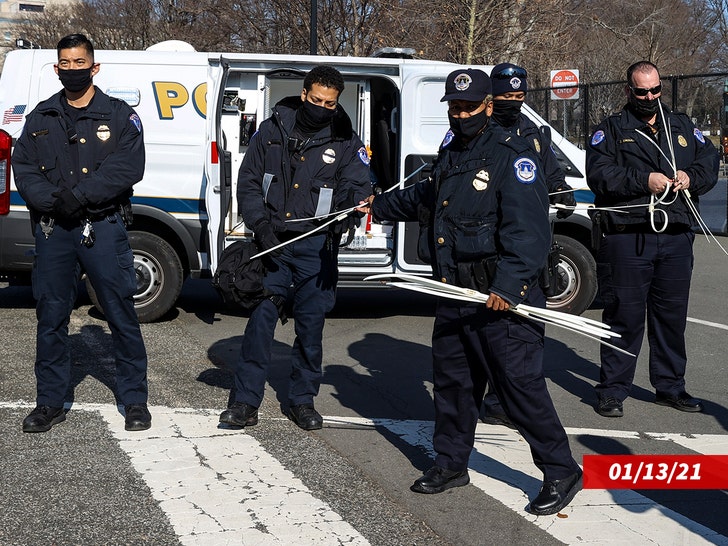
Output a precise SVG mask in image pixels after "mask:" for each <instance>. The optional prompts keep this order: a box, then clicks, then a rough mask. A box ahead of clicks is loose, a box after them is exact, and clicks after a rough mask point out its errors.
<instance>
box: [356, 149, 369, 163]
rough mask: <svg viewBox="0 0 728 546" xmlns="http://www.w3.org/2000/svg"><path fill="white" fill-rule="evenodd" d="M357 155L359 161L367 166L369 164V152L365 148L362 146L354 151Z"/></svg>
mask: <svg viewBox="0 0 728 546" xmlns="http://www.w3.org/2000/svg"><path fill="white" fill-rule="evenodd" d="M356 153H357V154H358V155H359V159H361V162H362V163H364V165H366V166H367V167H368V166H369V153H368V152H367V149H366V148H365V147H364V146H362V147H361V148H359V150H357V152H356Z"/></svg>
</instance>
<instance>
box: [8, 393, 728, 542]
mask: <svg viewBox="0 0 728 546" xmlns="http://www.w3.org/2000/svg"><path fill="white" fill-rule="evenodd" d="M3 406H4V407H8V404H3ZM73 409H74V411H79V410H81V411H87V412H96V413H98V414H100V415H101V417H102V418H103V419H104V421H105V422H106V423H107V425H108V429H109V431H110V432H111V434H112V435H113V436H114V438H115V439H116V441H118V443H119V446H120V447H121V449H122V450H123V451H124V452H125V453H126V455H127V456H128V458H129V460H130V462H131V464H132V465H133V467H134V469H135V470H136V471H137V472H138V473H139V474H140V475H141V476H142V478H143V479H144V481H145V483H146V484H147V486H148V487H149V489H150V490H151V492H152V495H153V497H154V499H155V500H156V502H157V503H158V504H159V507H160V508H161V509H162V510H163V511H164V512H165V513H166V515H167V517H168V518H169V521H170V523H171V525H172V526H173V528H174V531H175V533H176V534H177V536H178V538H179V542H180V543H181V544H183V545H189V546H213V545H214V546H219V545H226V544H235V545H240V544H243V545H245V546H258V545H260V546H264V545H279V544H280V545H282V544H286V545H292V544H295V545H319V546H327V545H329V544H347V545H355V546H356V545H366V544H369V542H368V541H367V539H366V538H365V537H364V536H362V535H361V534H360V533H359V532H358V531H357V530H356V529H355V528H354V527H353V526H352V525H351V524H350V523H348V522H347V521H345V520H344V519H343V518H342V517H341V516H340V515H339V514H337V513H336V511H335V510H333V509H332V507H331V506H330V505H329V504H327V503H326V502H325V501H322V500H320V499H318V498H317V497H316V495H315V494H314V493H313V492H312V491H311V490H309V488H307V487H306V485H305V484H304V483H303V482H302V481H301V480H300V479H299V478H298V477H296V475H294V473H293V472H291V471H290V470H288V469H287V468H286V467H285V466H284V465H283V464H282V463H281V462H279V461H278V460H277V459H276V458H275V457H274V456H273V455H271V454H270V453H269V452H268V451H267V450H266V448H265V446H264V445H263V444H262V443H261V442H260V441H259V440H257V439H255V438H254V437H253V435H252V434H248V433H247V432H246V431H245V430H242V431H241V430H231V429H224V428H216V423H217V417H218V413H219V412H218V411H217V410H213V409H180V408H168V407H161V406H156V407H152V408H151V410H152V413H153V415H154V421H153V426H152V428H151V429H150V430H148V431H144V432H141V433H139V432H134V433H130V432H126V431H125V430H124V428H123V419H121V418H120V416H119V413H118V411H117V409H116V408H115V407H113V406H110V405H101V404H74V406H73ZM324 418H325V426H331V427H384V428H386V429H387V430H388V431H390V432H391V433H393V434H395V435H396V436H398V437H399V438H401V439H402V440H403V441H405V442H407V443H408V444H410V445H412V446H417V447H419V448H421V449H424V450H431V438H432V427H433V424H432V422H429V421H397V420H389V419H377V420H371V419H363V418H350V417H347V418H344V417H336V416H324ZM268 419H277V418H276V417H271V418H266V420H268ZM567 433H568V434H569V435H570V436H580V435H589V436H592V437H594V436H603V437H608V438H614V439H620V440H638V439H640V438H642V439H644V438H645V437H649V439H651V440H653V441H664V442H672V443H673V444H674V445H675V446H681V447H682V448H686V449H689V450H690V451H692V452H695V453H703V454H714V453H725V452H728V437H726V436H724V435H692V436H690V435H680V434H658V433H655V434H645V433H637V432H624V431H607V430H593V429H580V428H567ZM470 476H471V484H472V486H474V487H477V488H479V489H481V490H482V491H483V492H484V493H486V494H487V495H489V496H490V497H492V498H493V499H495V500H496V501H498V502H500V503H502V504H503V505H504V506H506V507H508V508H509V509H511V510H513V511H514V512H515V513H517V514H518V515H520V516H521V517H522V518H524V519H525V520H527V521H529V522H531V523H532V524H534V525H536V526H538V527H539V528H540V529H542V530H543V531H544V532H546V533H548V534H550V535H551V536H553V537H554V538H555V539H558V540H560V541H562V542H564V543H566V544H577V543H578V544H610V545H611V544H625V545H626V544H630V545H632V544H659V545H662V544H690V545H693V544H694V545H698V544H718V545H728V537H726V536H723V535H721V534H720V533H718V532H716V531H714V530H712V529H709V528H707V527H705V526H703V525H701V524H700V523H697V522H695V521H692V520H691V519H689V518H687V517H685V516H684V515H682V514H679V513H677V512H674V511H672V510H670V509H669V508H667V507H665V506H662V505H660V504H659V503H657V502H655V501H653V500H651V499H649V498H647V497H645V496H643V495H641V494H639V493H637V492H634V491H629V490H618V491H604V490H584V491H582V492H581V493H579V494H578V495H577V496H576V498H575V499H574V501H573V502H572V503H571V504H570V505H569V506H568V507H567V508H566V509H565V510H563V511H562V513H560V514H559V515H557V516H549V517H536V516H533V515H530V514H528V513H527V512H526V511H525V510H524V508H525V507H526V505H527V504H528V493H529V492H530V493H533V492H534V491H536V490H538V487H539V485H540V482H541V476H540V475H539V472H538V470H537V469H536V468H535V467H534V466H533V463H532V461H531V455H530V451H529V449H528V445H527V443H526V442H525V441H524V440H523V439H522V438H521V437H520V435H519V434H518V433H517V432H515V431H512V430H510V429H507V428H504V427H493V426H487V425H482V424H481V425H479V427H478V430H477V433H476V444H475V450H474V452H473V454H472V456H471V460H470ZM605 537H608V540H605Z"/></svg>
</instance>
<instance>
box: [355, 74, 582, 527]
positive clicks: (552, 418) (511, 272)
mask: <svg viewBox="0 0 728 546" xmlns="http://www.w3.org/2000/svg"><path fill="white" fill-rule="evenodd" d="M442 100H443V101H448V117H449V119H450V127H451V130H450V131H449V132H448V135H447V136H446V137H445V141H444V142H443V144H442V146H441V148H440V152H439V154H438V157H437V160H436V163H435V166H434V167H433V173H432V176H431V177H430V178H429V179H428V180H426V181H422V182H420V183H418V184H414V185H412V186H409V187H407V188H405V189H404V190H401V191H399V192H391V193H385V194H382V195H378V196H376V197H374V196H372V197H370V198H369V202H370V203H371V205H370V208H371V211H372V213H373V214H374V216H375V217H376V218H377V219H380V220H414V219H416V218H418V209H420V208H421V207H424V209H425V210H427V211H429V222H428V223H427V225H426V226H425V230H424V231H423V233H421V238H420V243H421V244H420V254H421V256H422V258H423V259H426V260H430V261H431V263H432V266H433V271H434V274H435V277H436V278H437V279H439V280H440V281H442V282H443V283H450V284H454V285H458V286H462V287H466V288H474V289H477V290H480V291H481V292H486V293H488V294H489V298H488V302H487V303H486V304H475V303H463V302H458V301H455V300H451V299H444V298H443V299H440V300H438V302H437V310H436V316H435V325H434V330H433V334H432V357H433V375H434V377H433V382H434V399H435V433H434V436H433V446H434V449H435V451H436V452H437V456H436V458H435V464H434V466H433V467H432V468H430V469H429V470H428V471H427V472H425V474H424V475H423V476H422V477H421V478H419V479H417V480H416V481H415V482H414V484H413V485H412V488H411V489H412V490H413V491H415V492H418V493H440V492H442V491H445V490H447V489H450V488H452V487H457V486H462V485H465V484H467V483H468V482H469V476H468V470H467V469H468V459H469V457H470V452H471V450H472V448H473V443H474V438H475V427H476V424H477V421H478V411H479V408H480V404H481V403H482V401H483V394H484V392H485V386H486V383H487V382H490V383H491V384H492V385H493V386H494V388H495V391H496V393H497V395H498V398H499V399H500V401H501V403H502V405H503V409H504V411H505V414H506V415H507V417H508V418H509V419H510V420H511V421H512V422H513V423H514V424H515V426H516V427H517V428H518V430H519V431H520V433H521V434H522V435H523V437H524V438H525V439H526V441H528V443H529V445H530V447H531V451H532V453H533V459H534V463H535V464H536V466H537V467H538V468H539V469H540V470H541V471H542V472H543V473H544V483H543V487H542V488H541V491H540V492H539V494H538V496H537V497H536V498H535V499H534V500H533V501H532V502H531V503H530V506H529V510H530V511H531V512H532V513H534V514H537V515H546V514H553V513H556V512H558V511H559V510H561V509H562V508H563V507H564V506H566V505H567V504H568V503H569V502H570V501H571V499H572V498H573V496H574V495H575V494H576V492H577V491H578V490H579V489H580V488H581V475H582V473H581V469H580V468H579V465H578V464H577V463H576V461H574V459H573V457H572V455H571V451H570V449H569V442H568V439H567V436H566V433H565V431H564V428H563V426H562V425H561V423H560V421H559V418H558V416H557V414H556V410H555V408H554V405H553V403H552V401H551V397H550V395H549V393H548V391H547V389H546V381H545V378H544V374H543V334H544V328H543V326H541V325H540V324H536V323H533V322H530V321H528V320H524V319H522V318H519V317H518V316H517V315H515V314H512V313H508V312H507V311H508V309H509V308H510V307H511V306H513V305H517V304H519V303H521V302H525V303H527V304H529V305H535V306H541V307H543V306H544V305H545V298H544V295H543V292H542V291H541V289H540V288H539V283H538V277H539V273H540V270H541V269H542V267H543V265H544V263H545V260H546V254H547V252H548V249H549V244H550V230H549V220H548V196H547V192H546V186H545V184H544V182H543V179H542V174H541V166H540V162H539V160H538V157H537V155H536V154H535V153H534V152H533V150H532V149H531V148H530V147H529V144H528V143H527V142H526V141H525V140H523V139H522V138H519V137H518V136H515V135H510V134H507V133H505V132H504V131H503V130H502V129H501V128H500V127H498V126H497V125H495V124H493V123H489V121H490V118H489V116H490V114H491V113H492V109H493V103H492V95H491V81H490V79H489V78H488V76H487V75H486V74H485V73H484V72H482V71H481V70H475V69H459V70H456V71H454V72H452V73H451V74H450V75H449V76H448V77H447V82H446V85H445V96H444V97H443V98H442ZM364 210H366V209H364ZM421 216H422V214H421V212H420V217H421Z"/></svg>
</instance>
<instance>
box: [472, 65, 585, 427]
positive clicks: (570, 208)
mask: <svg viewBox="0 0 728 546" xmlns="http://www.w3.org/2000/svg"><path fill="white" fill-rule="evenodd" d="M490 79H491V82H492V84H493V115H492V120H493V121H494V122H495V123H497V124H498V125H500V126H501V127H502V128H503V129H504V130H505V131H507V132H508V133H511V134H514V135H518V136H520V137H522V138H524V139H525V140H526V141H527V142H528V143H529V144H530V145H531V147H532V148H533V150H534V151H535V152H536V153H537V154H538V155H539V158H540V159H541V165H542V168H543V172H544V179H545V180H546V187H547V188H548V191H549V202H550V203H551V204H552V205H561V207H559V208H558V210H557V211H556V217H557V218H561V219H563V218H568V217H569V216H571V214H572V213H573V212H574V207H575V206H576V199H574V194H573V192H572V188H571V186H569V185H568V184H567V183H566V179H565V176H564V171H563V169H562V168H561V167H560V166H559V163H558V161H557V160H556V155H555V154H554V152H553V150H552V149H551V130H550V129H549V128H548V127H546V126H543V127H538V126H537V125H536V124H535V123H534V122H533V121H531V120H530V119H529V118H528V117H527V116H526V115H525V114H523V113H522V112H521V106H523V103H524V101H525V100H526V93H527V92H528V73H527V72H526V69H525V68H523V67H520V66H517V65H515V64H511V63H501V64H498V65H496V66H494V67H493V70H491V72H490ZM481 419H482V421H483V422H484V423H488V424H493V425H505V426H508V427H511V428H512V427H513V425H512V423H510V421H509V420H508V418H507V417H506V416H505V413H504V412H503V408H502V407H501V404H500V402H499V401H498V397H497V396H496V394H495V392H494V391H493V389H492V387H490V386H489V387H488V392H487V393H486V395H485V399H484V400H483V408H482V411H481Z"/></svg>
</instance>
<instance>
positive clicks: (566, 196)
mask: <svg viewBox="0 0 728 546" xmlns="http://www.w3.org/2000/svg"><path fill="white" fill-rule="evenodd" d="M569 190H571V187H570V186H567V185H563V186H559V188H558V189H557V190H556V191H557V192H560V193H557V194H555V195H551V196H550V197H551V204H552V205H564V206H565V207H569V208H565V209H562V208H558V209H556V218H561V219H564V218H568V217H569V216H571V215H572V214H574V207H575V206H576V199H574V192H573V191H569Z"/></svg>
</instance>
